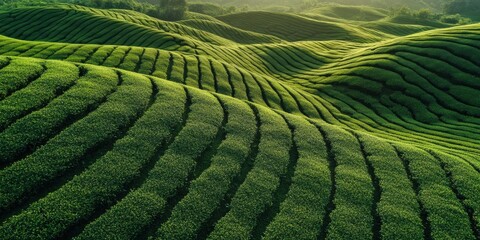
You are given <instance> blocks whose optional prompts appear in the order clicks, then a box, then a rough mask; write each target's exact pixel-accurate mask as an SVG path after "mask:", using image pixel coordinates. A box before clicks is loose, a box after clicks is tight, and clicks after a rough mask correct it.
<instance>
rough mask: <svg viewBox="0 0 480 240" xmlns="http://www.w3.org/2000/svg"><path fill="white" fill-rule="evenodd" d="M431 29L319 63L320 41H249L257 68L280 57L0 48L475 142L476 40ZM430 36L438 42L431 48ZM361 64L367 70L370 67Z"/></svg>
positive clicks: (399, 133) (17, 44) (421, 137)
mask: <svg viewBox="0 0 480 240" xmlns="http://www.w3.org/2000/svg"><path fill="white" fill-rule="evenodd" d="M471 31H472V32H473V31H474V30H471ZM441 32H442V33H443V34H444V35H446V34H450V35H452V36H454V34H455V32H454V31H445V30H443V31H441ZM430 35H432V36H430ZM430 35H429V36H428V37H423V39H422V38H415V39H414V40H408V41H405V40H404V41H399V42H393V43H391V44H389V45H385V46H382V47H376V48H375V49H374V50H373V51H372V50H371V49H366V50H363V51H360V52H359V53H357V54H356V55H354V56H351V57H348V58H344V59H341V60H336V61H335V60H333V59H328V60H325V61H326V62H327V63H324V64H323V67H322V63H321V62H319V59H318V56H313V55H308V53H307V52H306V51H307V49H309V48H310V49H312V50H313V49H318V48H320V47H321V46H316V48H315V46H314V45H313V44H310V46H307V47H304V46H301V47H298V46H296V45H285V46H283V47H273V46H268V45H265V46H263V47H257V46H248V49H249V50H251V49H253V51H257V52H258V51H261V52H260V53H258V54H259V58H256V59H254V60H252V61H256V62H258V63H259V64H262V63H263V64H265V65H264V66H266V67H265V68H268V67H269V66H282V67H281V68H278V67H276V68H277V69H274V70H263V69H259V70H258V72H256V71H255V72H249V71H248V70H247V67H248V65H246V66H242V67H237V66H236V65H235V64H231V62H233V61H235V60H234V59H235V57H226V56H228V55H227V54H225V56H224V57H223V59H221V60H220V61H218V60H216V59H213V58H212V57H205V56H202V55H197V56H190V55H184V54H180V53H177V52H170V51H164V50H156V49H150V48H139V47H126V46H113V45H111V46H110V45H108V46H101V45H65V44H53V45H52V44H40V43H34V42H23V41H18V40H14V39H9V38H5V41H4V42H3V43H2V46H1V47H0V53H2V54H4V55H10V56H28V57H35V58H43V59H47V58H49V59H62V60H63V59H64V60H67V61H72V62H78V63H89V64H94V65H103V66H108V67H117V68H122V69H125V70H129V71H134V72H139V73H143V74H146V75H151V76H157V77H160V78H165V79H168V80H171V81H175V82H178V83H183V84H186V85H189V86H195V87H198V88H200V89H205V90H208V91H212V92H217V93H221V94H224V95H229V96H233V97H235V98H238V99H243V100H248V101H251V102H255V103H258V104H262V105H264V106H268V107H270V108H273V109H278V110H282V111H286V112H289V113H299V114H302V115H305V116H308V117H311V118H320V119H323V120H324V121H326V122H328V123H332V124H337V125H343V126H346V127H349V128H355V129H362V130H367V131H369V132H377V133H378V134H379V135H381V136H382V137H388V138H393V139H403V140H409V141H415V142H418V143H424V142H426V141H428V142H432V141H433V142H434V143H435V144H437V145H439V146H442V147H445V148H452V146H453V148H458V149H459V150H460V151H463V150H469V151H470V150H473V151H475V146H476V145H477V144H478V143H479V139H478V135H475V134H474V133H476V132H478V129H479V128H478V127H477V124H478V120H477V117H478V113H479V110H478V109H479V108H478V107H479V106H480V105H479V104H480V103H479V102H478V101H476V98H473V97H472V96H474V95H475V92H476V91H477V90H478V86H477V85H478V84H477V83H476V82H475V71H476V69H477V68H478V67H476V65H475V64H478V60H477V59H472V57H471V56H470V55H465V52H472V51H478V46H477V45H475V42H474V41H472V40H468V39H464V38H462V39H459V38H458V37H456V38H453V37H441V36H436V33H432V34H430ZM452 38H453V40H452ZM422 44H423V45H425V44H430V45H429V49H432V51H429V55H426V56H425V55H423V56H420V55H419V53H418V51H422V49H423V48H421V46H422ZM303 45H305V43H303ZM406 45H407V46H409V47H408V48H407V47H405V46H406ZM435 46H437V48H436V49H438V50H437V51H434V50H433V49H434V47H435ZM458 49H460V50H458ZM267 50H268V51H267ZM461 50H463V51H461ZM239 51H240V50H237V52H239ZM334 53H336V52H332V53H329V54H330V55H334ZM367 53H368V55H367ZM244 55H245V53H244ZM314 57H317V58H314ZM456 58H460V60H461V61H463V62H460V63H463V64H460V63H459V61H457V60H456ZM298 59H306V60H308V61H303V62H302V61H298ZM442 59H444V60H442ZM325 64H326V65H325ZM257 66H258V65H257ZM319 67H320V70H312V69H318V68H319ZM309 69H311V70H310V71H309ZM262 70H263V71H262ZM459 70H461V71H462V72H461V73H459V74H457V75H456V76H450V74H449V72H455V71H459ZM370 71H375V72H376V75H375V76H369V75H368V72H370ZM272 72H279V73H281V74H282V75H278V74H272ZM295 72H298V74H295ZM299 74H301V75H302V76H303V77H302V76H300V75H299ZM287 78H288V79H287ZM278 79H284V81H286V83H283V82H282V81H278ZM292 79H294V80H292ZM387 79H388V81H386V80H387ZM293 81H295V82H293ZM365 83H368V85H365ZM293 84H295V85H293ZM311 93H315V94H316V95H318V96H321V98H319V97H317V96H315V95H312V94H311ZM379 95H380V97H379ZM325 100H327V101H325ZM459 121H462V122H461V123H460V122H459ZM472 135H473V136H472Z"/></svg>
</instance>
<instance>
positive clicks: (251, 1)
mask: <svg viewBox="0 0 480 240" xmlns="http://www.w3.org/2000/svg"><path fill="white" fill-rule="evenodd" d="M196 2H210V3H216V4H221V5H227V6H244V5H248V6H250V7H252V8H253V9H255V8H262V7H267V6H288V7H298V6H300V5H302V1H299V0H279V1H277V0H196ZM306 2H307V4H312V3H338V4H345V5H356V6H358V5H366V6H373V7H380V8H386V9H388V8H396V7H403V6H406V7H410V8H413V9H420V8H430V9H434V10H436V11H442V10H443V6H444V5H445V4H446V3H448V2H449V0H423V1H417V0H402V1H397V0H311V1H306Z"/></svg>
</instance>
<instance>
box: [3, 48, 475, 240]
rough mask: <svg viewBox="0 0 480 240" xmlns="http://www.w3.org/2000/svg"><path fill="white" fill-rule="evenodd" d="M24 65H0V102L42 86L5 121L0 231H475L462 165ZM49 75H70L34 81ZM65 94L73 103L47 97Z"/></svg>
mask: <svg viewBox="0 0 480 240" xmlns="http://www.w3.org/2000/svg"><path fill="white" fill-rule="evenodd" d="M25 60H26V59H24V58H11V59H6V58H2V59H1V61H2V62H10V63H9V65H7V66H6V67H8V66H10V67H12V70H11V71H13V68H15V69H16V70H17V71H19V73H16V75H17V76H19V78H21V79H25V81H24V84H23V85H21V86H20V85H16V86H13V85H8V84H6V83H5V84H3V85H2V90H4V91H5V92H7V93H9V92H14V93H13V94H6V95H5V97H4V98H3V100H2V101H1V102H0V104H2V107H4V106H5V107H6V106H7V105H4V103H8V101H9V100H10V99H14V98H18V97H19V96H20V95H21V94H22V93H24V92H25V93H28V92H31V91H39V89H38V88H42V89H49V90H51V92H52V93H53V94H52V95H48V96H47V95H45V96H38V97H39V98H38V99H35V98H29V99H31V101H25V98H23V100H24V101H25V103H24V104H23V105H22V106H23V107H20V106H17V108H18V110H17V111H18V113H19V114H16V115H12V116H9V118H8V119H7V120H5V121H7V122H8V123H10V124H5V125H3V128H5V130H4V131H3V132H2V137H1V138H0V139H2V141H5V140H9V141H6V142H4V143H5V144H0V145H1V146H2V147H3V146H7V145H8V147H7V149H5V150H4V149H2V151H1V152H2V154H4V155H2V156H3V157H2V164H3V165H2V169H1V170H0V179H1V182H2V183H3V184H2V185H1V186H0V192H1V193H2V194H1V196H2V197H1V204H2V205H1V208H0V216H1V221H2V225H1V226H0V235H1V236H2V237H3V238H4V239H15V238H16V239H25V238H28V237H29V236H36V237H38V238H42V239H45V238H55V237H75V238H78V239H92V238H98V237H100V236H101V237H104V238H105V239H111V238H112V237H121V238H124V239H131V238H135V237H149V236H153V237H156V238H159V239H192V238H200V237H201V238H207V237H208V238H211V239H217V238H218V239H225V238H235V239H245V238H249V237H253V238H260V237H261V236H264V237H265V238H266V239H270V238H272V239H274V238H278V237H281V236H285V235H284V234H287V235H288V236H303V238H305V239H311V238H315V237H328V238H337V237H347V238H361V239H364V238H371V237H372V236H382V237H384V238H386V239H390V238H397V237H398V238H407V237H411V236H417V237H419V238H421V237H422V236H424V235H425V234H427V235H429V236H432V237H434V238H446V237H458V236H462V237H461V238H462V239H474V238H475V233H478V232H477V231H478V230H477V225H476V220H475V219H476V218H475V216H476V215H475V214H476V213H477V212H478V211H480V209H479V207H480V205H479V204H478V203H477V202H478V200H477V199H476V196H475V192H472V190H473V189H477V188H478V184H476V183H475V180H474V179H475V178H478V169H477V170H476V169H475V168H474V167H473V166H471V165H470V164H468V163H467V162H466V161H465V160H463V159H460V158H457V157H455V156H452V155H447V154H444V153H440V152H438V151H430V150H429V151H424V150H422V149H419V148H415V147H412V146H408V145H401V144H394V143H388V142H385V141H383V140H380V139H378V138H375V137H372V136H370V135H366V134H363V133H356V132H349V131H345V130H341V129H340V128H338V127H334V126H332V125H326V124H323V123H320V122H317V121H313V120H306V119H304V118H301V117H298V116H293V115H290V114H284V113H281V112H274V111H272V110H269V109H267V108H265V107H262V106H259V105H252V104H247V103H245V102H242V101H239V100H236V99H233V98H230V97H225V96H223V95H213V94H211V93H206V92H205V91H200V90H197V89H195V88H191V87H187V88H185V87H182V86H181V85H180V84H176V83H169V82H165V81H161V80H158V79H156V78H150V79H149V78H146V77H143V76H142V75H138V74H132V73H128V72H124V71H119V70H117V71H112V70H108V69H107V68H103V67H92V66H89V65H73V64H69V63H62V64H63V65H58V63H57V64H56V65H54V64H55V62H51V61H41V60H38V61H36V62H35V61H28V62H26V61H25ZM5 64H6V63H5ZM21 64H30V65H32V66H31V67H30V68H21V67H20V66H21ZM53 66H56V67H61V68H62V69H67V68H72V71H69V73H60V72H55V71H58V70H56V68H55V67H53ZM6 67H4V69H5V68H6ZM43 67H45V68H46V69H45V70H42V69H43ZM19 69H21V70H19ZM26 69H28V70H26ZM30 71H31V72H30ZM63 72H65V71H63ZM21 74H23V75H21ZM53 74H57V77H58V74H62V75H63V74H65V75H67V76H68V77H67V76H66V77H65V81H67V80H68V81H69V82H68V83H62V82H58V83H57V84H59V85H45V84H42V83H43V82H48V77H51V75H53ZM69 74H71V75H70V76H69ZM30 76H36V78H35V79H32V77H30ZM2 79H3V78H2ZM14 82H16V83H20V81H19V80H14ZM11 83H13V82H11ZM62 84H63V85H62ZM92 84H96V85H95V87H94V88H92V87H93V86H92ZM100 84H101V85H102V87H101V88H100V86H99V85H100ZM62 86H63V88H66V89H63V91H61V92H58V91H55V89H58V88H61V87H62ZM93 89H95V92H93V91H92V90H93ZM87 92H88V94H86V93H87ZM55 94H57V95H55ZM75 94H77V98H76V99H78V94H82V97H83V98H84V99H85V100H84V102H77V103H76V106H74V105H72V104H68V105H65V104H61V105H59V104H58V103H57V102H60V101H67V99H69V98H70V99H72V97H73V96H75ZM87 95H88V96H89V98H85V97H86V96H87ZM92 104H93V106H92ZM120 106H121V107H120ZM62 107H63V108H64V109H61V108H62ZM65 107H69V108H70V109H65ZM74 108H76V109H74ZM32 109H33V110H32ZM81 109H83V110H81ZM120 109H121V111H120ZM49 112H51V114H49ZM20 113H22V114H20ZM72 114H80V115H81V116H77V117H75V115H72ZM67 117H68V119H67V120H64V119H65V118H67ZM72 118H74V119H75V120H73V121H72V120H71V119H72ZM39 124H41V125H39ZM19 128H22V129H23V130H24V129H31V130H32V131H22V132H21V134H19V131H20V130H19ZM51 129H55V130H53V131H51ZM15 131H16V132H17V133H16V134H15ZM33 131H35V132H33ZM42 131H43V133H40V132H42ZM9 136H10V137H9ZM7 151H11V152H13V153H22V154H23V156H19V155H17V154H8V152H7ZM426 169H428V171H425V170H426ZM465 175H470V176H472V178H464V177H463V176H465ZM24 176H29V177H28V178H24ZM47 193H48V195H47ZM319 193H321V194H319ZM252 197H253V199H252ZM399 199H403V200H402V201H398V200H399ZM435 199H438V200H436V201H435ZM466 199H468V201H467V200H466ZM397 211H398V212H397ZM127 213H128V214H127ZM313 213H314V214H313ZM126 214H127V215H126ZM34 216H35V217H34ZM305 216H309V217H305ZM346 219H349V220H348V221H346ZM352 219H355V220H352ZM399 219H401V220H399ZM405 219H409V221H405ZM399 221H400V222H403V223H402V224H404V226H402V229H408V230H409V232H407V231H400V232H399V231H396V229H397V228H398V226H397V225H398V222H399ZM359 223H361V224H359ZM287 226H290V227H287ZM292 226H295V227H293V228H292Z"/></svg>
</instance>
